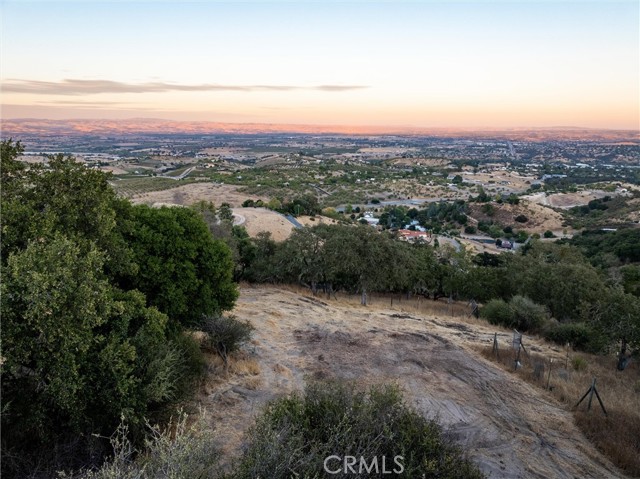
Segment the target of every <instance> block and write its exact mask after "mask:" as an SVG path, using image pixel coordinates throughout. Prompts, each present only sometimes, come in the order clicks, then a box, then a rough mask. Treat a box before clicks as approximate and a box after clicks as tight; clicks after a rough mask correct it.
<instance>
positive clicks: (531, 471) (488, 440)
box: [202, 287, 624, 479]
mask: <svg viewBox="0 0 640 479" xmlns="http://www.w3.org/2000/svg"><path fill="white" fill-rule="evenodd" d="M396 306H397V303H396ZM234 314H235V315H236V316H237V317H238V318H239V319H243V320H249V321H251V323H252V324H253V325H254V326H255V328H256V332H255V336H254V341H253V342H252V344H250V345H249V346H248V347H247V348H246V349H247V352H246V353H245V355H244V357H243V358H242V357H241V358H236V359H235V360H234V361H235V364H232V366H231V370H232V371H234V370H235V372H231V373H229V374H228V375H227V376H226V377H225V378H218V379H215V380H213V379H212V380H211V381H210V382H209V384H208V385H207V387H206V388H205V389H206V390H205V392H204V393H203V394H204V396H203V398H202V399H203V402H204V404H205V407H206V408H207V410H208V411H210V412H211V414H212V421H213V424H214V426H215V427H216V430H217V433H218V436H219V437H220V438H223V439H222V440H221V442H222V443H223V444H222V448H223V451H224V452H226V453H228V454H230V455H231V456H233V455H235V454H237V453H238V451H239V449H240V447H241V444H242V438H243V433H244V431H245V430H246V429H247V427H249V426H250V425H251V423H252V422H253V418H254V416H255V415H256V414H257V413H258V412H259V411H260V409H261V408H262V406H263V405H264V404H265V403H266V402H267V401H268V400H270V399H272V398H274V397H279V396H281V395H284V394H287V393H289V392H291V391H293V390H301V389H302V388H303V384H304V381H305V378H307V377H308V378H329V377H338V378H346V379H357V380H359V381H361V382H363V383H369V384H371V383H378V382H386V381H391V382H396V383H397V384H399V385H400V386H401V388H402V389H403V390H404V391H405V398H406V400H407V401H408V402H409V403H410V404H411V405H413V406H414V407H416V408H417V409H418V410H419V411H421V412H422V413H423V414H425V415H429V416H436V417H438V418H439V420H440V421H441V423H443V424H444V425H445V426H446V427H448V429H449V430H450V432H451V433H452V434H453V435H454V436H455V437H456V438H457V439H458V441H459V442H460V443H461V444H462V445H463V446H464V448H465V449H466V450H467V451H468V454H469V456H470V457H471V459H472V460H474V461H475V462H476V463H477V464H478V465H479V466H480V467H481V469H482V470H483V471H484V472H485V473H487V474H488V475H489V477H492V478H546V479H549V478H575V477H580V478H608V477H624V476H622V475H621V474H620V473H619V472H618V471H617V470H616V469H615V468H614V466H613V465H611V463H610V462H609V461H608V460H607V459H605V458H604V457H603V456H602V455H601V454H600V453H599V452H598V451H596V450H595V448H594V447H593V446H592V445H591V444H590V443H589V442H588V441H587V439H586V438H585V437H584V436H583V434H582V433H581V432H580V431H579V430H578V428H577V427H576V426H575V425H574V422H573V418H572V416H571V414H570V413H568V412H567V411H565V410H564V409H562V407H561V406H560V405H559V404H557V402H556V401H555V400H554V399H553V398H552V397H551V396H550V395H548V394H547V393H545V392H544V391H542V390H540V389H538V388H535V387H533V386H531V385H529V384H526V383H524V382H522V381H520V380H518V379H517V378H515V377H514V376H512V375H510V374H509V373H508V372H505V371H503V370H502V369H499V368H498V367H496V366H495V365H493V364H492V363H489V362H487V361H486V360H484V359H483V358H482V357H481V356H480V355H479V354H478V353H477V351H476V349H477V347H478V346H479V345H487V344H490V341H491V340H492V338H493V333H494V329H493V328H489V327H487V326H486V325H485V324H484V323H480V322H475V321H474V320H472V319H466V318H464V317H458V318H455V317H448V316H446V315H440V316H439V317H438V315H435V316H434V315H433V314H431V315H428V316H427V315H421V314H418V313H416V312H402V311H401V310H400V309H399V308H397V307H395V308H394V309H389V308H387V307H384V306H383V307H380V306H378V307H370V308H365V307H361V306H358V305H355V304H351V303H350V302H349V301H347V300H346V299H341V300H338V301H336V300H327V299H324V298H320V297H318V298H313V297H309V296H306V295H300V294H296V293H294V292H291V291H288V290H285V289H279V288H274V287H256V288H250V287H243V288H242V290H241V295H240V298H239V301H238V305H237V307H236V308H235V310H234ZM445 316H446V317H445ZM509 341H510V336H509V335H508V334H507V333H502V334H501V335H500V344H501V347H502V348H504V349H505V350H506V348H507V347H508V342H509ZM528 344H529V347H530V349H532V350H534V351H535V350H538V351H542V350H543V348H544V352H545V354H546V353H549V354H554V352H553V350H551V349H549V347H548V346H544V345H542V344H536V342H535V341H533V340H531V341H529V342H528ZM558 354H559V353H558ZM251 365H252V366H251ZM249 366H251V367H249ZM211 368H215V362H214V363H212V365H211Z"/></svg>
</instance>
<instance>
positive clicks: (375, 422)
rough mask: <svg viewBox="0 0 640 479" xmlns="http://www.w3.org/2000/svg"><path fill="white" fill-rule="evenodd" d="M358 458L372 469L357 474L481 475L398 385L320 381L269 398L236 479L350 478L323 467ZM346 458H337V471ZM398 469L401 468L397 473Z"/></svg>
mask: <svg viewBox="0 0 640 479" xmlns="http://www.w3.org/2000/svg"><path fill="white" fill-rule="evenodd" d="M332 455H334V456H340V457H341V458H342V457H344V456H347V455H348V456H353V457H355V458H357V460H358V464H360V462H359V461H360V458H361V457H362V458H364V460H365V461H367V463H368V464H369V465H370V464H371V462H372V460H373V458H378V459H377V460H378V461H379V462H378V468H379V469H378V471H377V472H378V473H375V469H373V470H372V471H371V472H369V473H368V474H364V473H363V471H362V470H361V469H359V465H358V464H356V466H354V468H355V470H360V474H358V475H355V474H354V475H353V477H387V476H389V475H390V474H383V472H382V469H381V467H382V466H381V461H382V457H385V458H386V464H387V470H391V469H393V468H396V467H397V463H396V462H394V458H396V456H402V459H401V460H399V461H400V462H401V463H402V465H403V468H404V471H403V472H402V473H401V474H394V475H393V477H408V478H409V477H415V478H418V477H423V475H424V477H438V478H481V477H484V476H483V475H482V473H481V472H480V471H479V470H478V469H477V467H476V466H474V465H473V464H472V463H471V462H469V461H468V460H466V459H464V458H463V456H462V452H461V450H460V449H459V448H457V447H456V446H454V445H453V444H452V442H451V441H450V440H448V439H447V438H446V437H445V435H444V434H443V431H442V428H441V427H440V426H439V425H438V424H437V423H436V422H435V421H433V420H428V419H425V418H424V417H422V416H421V415H420V414H418V413H417V412H415V411H413V410H412V409H410V408H409V407H407V406H406V405H405V404H404V403H403V401H402V397H401V394H400V391H399V390H398V389H397V388H396V387H392V386H384V387H373V388H371V389H369V390H368V391H366V392H362V391H358V389H357V388H355V387H354V386H353V384H345V383H338V382H328V383H314V384H311V385H309V386H307V389H306V391H305V394H304V396H302V395H298V394H293V395H292V396H290V397H288V398H284V399H280V400H277V401H275V402H273V403H271V404H270V405H269V406H268V407H267V409H266V411H265V412H264V414H263V415H262V416H261V417H259V418H258V420H257V423H256V426H255V427H254V428H253V429H252V430H250V432H249V444H248V447H247V449H246V450H245V453H244V454H243V456H242V457H241V458H240V461H239V463H238V464H237V466H236V468H235V472H234V473H233V474H232V475H231V476H230V479H245V478H258V477H268V478H270V479H289V478H291V477H301V478H320V477H327V478H329V477H349V476H345V475H344V474H343V473H338V474H334V475H331V474H329V473H327V472H325V469H324V461H325V459H326V458H327V457H329V456H332ZM340 464H341V462H340V461H339V459H335V460H334V462H333V463H331V467H332V469H333V470H336V469H338V467H340ZM396 472H397V471H396Z"/></svg>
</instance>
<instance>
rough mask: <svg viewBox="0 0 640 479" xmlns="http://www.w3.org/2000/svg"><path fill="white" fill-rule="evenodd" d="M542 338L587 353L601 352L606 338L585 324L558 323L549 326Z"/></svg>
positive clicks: (605, 344) (605, 343)
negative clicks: (568, 345) (569, 345)
mask: <svg viewBox="0 0 640 479" xmlns="http://www.w3.org/2000/svg"><path fill="white" fill-rule="evenodd" d="M544 337H545V338H546V339H548V340H550V341H553V342H554V343H557V344H561V345H565V344H567V343H569V344H571V346H573V347H574V348H575V349H579V350H581V351H585V352H589V353H598V352H601V351H602V350H603V349H604V348H605V347H606V346H607V343H608V341H607V338H606V337H604V336H603V335H602V334H600V333H598V331H596V330H595V329H594V328H593V327H591V326H589V325H588V324H586V323H559V324H556V325H553V326H550V327H549V328H547V329H546V331H545V332H544Z"/></svg>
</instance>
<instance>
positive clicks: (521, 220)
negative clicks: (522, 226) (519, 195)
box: [515, 215, 529, 223]
mask: <svg viewBox="0 0 640 479" xmlns="http://www.w3.org/2000/svg"><path fill="white" fill-rule="evenodd" d="M515 220H516V221H517V222H518V223H526V222H527V221H529V218H527V217H526V216H525V215H518V216H516V217H515Z"/></svg>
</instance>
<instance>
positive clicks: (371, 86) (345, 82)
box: [0, 0, 640, 130]
mask: <svg viewBox="0 0 640 479" xmlns="http://www.w3.org/2000/svg"><path fill="white" fill-rule="evenodd" d="M0 15H1V19H0V22H1V24H0V26H1V33H0V40H1V41H0V55H1V56H0V88H1V90H0V92H1V100H0V102H1V110H0V112H1V113H0V114H1V116H2V118H5V119H7V118H49V119H73V118H94V119H117V118H162V119H172V120H191V121H200V120H205V121H214V122H234V123H286V124H319V125H320V124H321V125H359V126H366V125H371V126H393V127H402V126H407V127H426V128H428V127H441V128H447V127H449V128H455V127H465V128H478V127H492V128H511V127H558V126H576V127H589V128H611V129H634V130H638V129H640V2H638V1H637V0H624V1H613V0H606V1H598V0H591V1H577V0H574V1H551V0H546V1H544V0H542V1H535V2H528V1H523V0H502V1H491V2H490V1H477V0H476V1H464V2H463V1H456V0H454V1H447V2H442V1H402V0H395V1H393V2H391V1H386V2H385V1H366V2H365V1H357V2H343V1H335V0H334V1H332V0H329V1H324V2H321V3H320V2H310V1H305V0H298V1H295V2H292V1H260V2H245V1H236V2H233V3H231V2H220V1H204V0H201V1H195V2H178V1H168V0H146V1H141V2H131V1H124V0H114V1H110V2H96V1H91V0H84V1H80V0H75V1H65V2H57V1H44V0H43V1H30V0H0Z"/></svg>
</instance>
